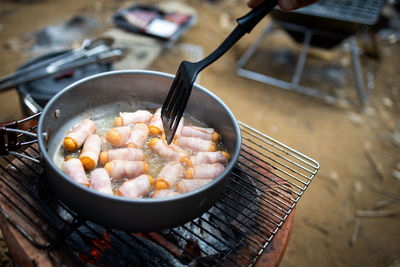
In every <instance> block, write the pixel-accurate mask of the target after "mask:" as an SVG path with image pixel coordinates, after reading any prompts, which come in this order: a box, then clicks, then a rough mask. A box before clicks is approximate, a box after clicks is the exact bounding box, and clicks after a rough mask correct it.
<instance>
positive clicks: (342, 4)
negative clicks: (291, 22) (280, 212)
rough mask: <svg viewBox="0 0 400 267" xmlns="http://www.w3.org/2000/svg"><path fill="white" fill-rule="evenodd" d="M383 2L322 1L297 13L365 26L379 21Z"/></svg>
mask: <svg viewBox="0 0 400 267" xmlns="http://www.w3.org/2000/svg"><path fill="white" fill-rule="evenodd" d="M383 4H384V1H383V0H368V1H365V0H320V1H319V2H317V3H315V4H313V5H310V6H307V7H304V8H301V9H298V10H296V11H295V12H296V13H301V14H305V15H312V16H318V17H325V18H330V19H336V20H341V21H347V22H354V23H359V24H365V25H373V24H375V22H376V21H377V20H378V17H379V14H380V12H381V9H382V5H383Z"/></svg>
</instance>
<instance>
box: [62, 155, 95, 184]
mask: <svg viewBox="0 0 400 267" xmlns="http://www.w3.org/2000/svg"><path fill="white" fill-rule="evenodd" d="M63 172H64V173H65V174H66V175H68V176H69V177H70V178H71V179H72V180H74V181H76V182H78V183H80V184H82V185H86V186H89V180H88V178H87V176H86V173H85V170H84V168H83V165H82V162H81V161H80V160H79V159H77V158H70V159H69V160H67V161H65V162H64V165H63Z"/></svg>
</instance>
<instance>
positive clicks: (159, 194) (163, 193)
mask: <svg viewBox="0 0 400 267" xmlns="http://www.w3.org/2000/svg"><path fill="white" fill-rule="evenodd" d="M177 195H180V194H179V193H178V192H175V191H174V190H172V189H161V190H157V191H155V192H154V193H153V195H152V198H164V197H173V196H177Z"/></svg>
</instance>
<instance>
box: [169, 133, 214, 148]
mask: <svg viewBox="0 0 400 267" xmlns="http://www.w3.org/2000/svg"><path fill="white" fill-rule="evenodd" d="M176 144H178V145H179V146H180V147H183V148H188V149H191V150H193V151H195V152H200V151H201V152H207V151H216V150H217V147H216V146H215V144H214V143H213V142H212V141H209V140H204V139H201V138H198V137H186V136H179V137H178V140H177V141H176Z"/></svg>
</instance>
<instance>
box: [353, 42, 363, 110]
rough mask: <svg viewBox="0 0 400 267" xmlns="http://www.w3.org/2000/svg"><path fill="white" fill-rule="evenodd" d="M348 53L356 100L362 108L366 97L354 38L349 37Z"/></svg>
mask: <svg viewBox="0 0 400 267" xmlns="http://www.w3.org/2000/svg"><path fill="white" fill-rule="evenodd" d="M350 52H351V57H352V59H353V68H354V76H355V78H356V86H357V94H358V99H359V101H360V104H361V106H364V104H365V100H366V96H365V93H364V83H363V79H362V72H361V64H360V58H359V56H358V55H359V53H358V47H357V42H356V38H355V37H354V36H351V37H350Z"/></svg>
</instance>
